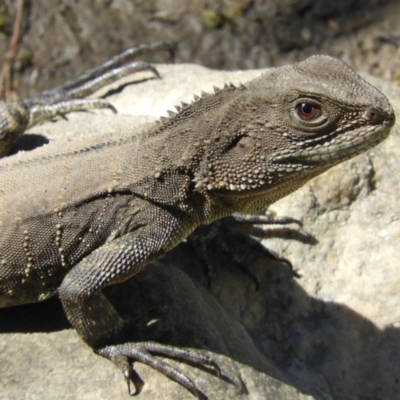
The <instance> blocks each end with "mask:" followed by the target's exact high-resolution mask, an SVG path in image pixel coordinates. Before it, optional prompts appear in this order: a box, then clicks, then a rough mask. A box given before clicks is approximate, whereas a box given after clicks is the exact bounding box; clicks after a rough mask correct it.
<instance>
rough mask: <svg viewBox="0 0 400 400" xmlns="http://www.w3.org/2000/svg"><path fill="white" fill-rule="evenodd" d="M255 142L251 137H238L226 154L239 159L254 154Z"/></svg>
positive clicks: (229, 146) (230, 144) (231, 143)
mask: <svg viewBox="0 0 400 400" xmlns="http://www.w3.org/2000/svg"><path fill="white" fill-rule="evenodd" d="M254 148H255V140H254V139H253V138H252V137H250V136H237V137H236V138H235V139H234V140H233V141H232V142H230V143H229V145H228V146H227V148H226V152H227V153H230V154H231V155H234V156H236V157H238V158H242V157H245V156H247V155H250V154H252V153H253V151H254Z"/></svg>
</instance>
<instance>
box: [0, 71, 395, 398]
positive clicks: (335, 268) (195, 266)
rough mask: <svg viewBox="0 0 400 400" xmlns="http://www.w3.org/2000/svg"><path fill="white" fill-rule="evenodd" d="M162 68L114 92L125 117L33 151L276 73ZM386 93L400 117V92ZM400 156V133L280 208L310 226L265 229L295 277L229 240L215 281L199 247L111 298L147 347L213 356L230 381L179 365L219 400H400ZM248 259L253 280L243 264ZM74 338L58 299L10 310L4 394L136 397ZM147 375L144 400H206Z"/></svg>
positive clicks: (185, 247) (3, 315)
mask: <svg viewBox="0 0 400 400" xmlns="http://www.w3.org/2000/svg"><path fill="white" fill-rule="evenodd" d="M159 71H160V73H161V75H162V77H163V79H162V80H157V79H151V80H148V81H146V82H140V81H141V80H142V79H147V78H148V77H149V75H143V76H136V77H135V78H134V80H135V81H136V80H139V82H137V83H135V84H130V85H128V86H125V87H124V89H123V90H122V91H121V92H119V93H114V91H112V93H114V94H112V95H111V96H109V97H108V99H109V100H110V101H111V102H112V103H113V104H114V105H115V106H116V108H117V109H118V112H119V114H117V115H112V114H111V113H109V112H107V111H98V112H97V111H96V112H95V113H84V114H83V113H79V114H78V113H77V114H73V115H71V116H68V119H69V121H64V120H60V121H57V123H51V122H49V123H45V124H43V125H41V126H40V127H34V128H33V129H32V130H31V132H30V133H29V134H27V135H25V137H24V138H23V140H22V141H21V143H20V147H25V148H27V147H35V146H36V145H38V144H43V142H45V141H47V140H48V139H49V140H57V139H58V138H59V137H61V136H68V137H71V140H84V138H85V137H86V136H87V135H102V134H104V135H107V136H110V137H112V134H113V132H116V131H119V130H121V129H127V130H132V131H137V130H138V129H137V126H138V124H139V123H143V122H147V121H150V120H153V119H155V118H157V117H158V116H160V115H164V116H167V113H166V110H167V109H173V106H174V105H176V104H179V102H180V101H186V102H188V101H190V100H191V98H192V94H193V93H197V94H200V92H201V91H202V90H206V91H210V92H211V91H212V87H213V85H216V86H222V85H223V83H224V82H227V81H231V82H233V83H238V82H240V81H246V80H249V79H252V78H253V77H255V76H258V75H259V74H260V73H261V72H262V71H261V70H254V71H235V72H224V71H212V70H208V69H205V68H202V67H199V66H195V65H160V66H159ZM366 78H367V79H368V80H371V81H372V78H370V77H366ZM129 79H130V80H131V81H132V77H130V78H129ZM372 83H373V84H374V85H375V86H378V87H379V88H380V89H381V90H382V91H383V92H385V93H386V94H387V96H388V97H389V100H390V101H391V103H392V105H393V106H394V108H395V110H396V111H397V112H398V111H399V109H400V103H399V100H398V99H400V93H399V89H397V88H395V87H393V86H391V85H390V84H389V83H386V82H384V81H380V80H376V79H374V80H373V82H372ZM119 85H121V84H119ZM114 86H118V85H114ZM77 137H79V139H78V138H77ZM399 149H400V138H399V126H398V125H396V126H395V128H394V130H393V132H392V134H391V136H390V137H389V138H388V139H387V140H386V141H385V142H384V143H383V144H381V145H380V146H378V147H377V148H375V149H373V150H371V151H370V152H369V153H368V154H367V155H361V156H359V157H357V158H355V159H353V160H349V161H348V162H346V163H344V164H342V165H339V166H338V167H336V168H333V169H332V170H330V171H328V172H327V173H325V174H324V175H322V176H320V177H318V178H316V179H314V180H313V181H311V182H310V183H309V184H308V185H307V186H305V187H304V188H302V189H301V190H298V191H297V192H296V193H294V194H293V195H291V196H288V197H287V198H285V199H283V200H281V201H280V202H278V203H276V204H274V205H273V206H272V207H271V209H273V210H274V211H275V212H276V213H277V214H278V215H280V216H281V215H284V216H291V217H294V218H298V219H300V220H301V221H302V223H303V228H302V229H301V230H299V229H298V227H297V226H296V225H293V226H292V225H290V226H283V227H282V226H272V227H268V228H267V229H266V228H265V227H264V229H266V231H265V233H264V236H265V237H268V238H265V239H264V241H263V243H264V244H265V245H266V246H268V248H269V249H270V250H273V251H275V252H276V253H278V254H279V255H280V256H283V257H286V258H287V259H289V260H290V261H291V263H292V264H293V267H294V270H291V269H290V268H289V267H288V265H287V263H285V262H282V261H279V260H277V259H274V257H271V256H268V255H267V254H266V253H265V252H263V251H261V250H260V249H258V248H257V246H255V245H254V246H251V247H249V246H248V244H247V243H246V242H244V241H243V240H242V238H240V237H238V236H235V235H231V234H229V233H228V234H227V233H226V232H225V231H222V230H221V232H220V237H221V238H223V239H224V240H225V241H226V242H227V243H229V249H230V251H231V253H230V254H229V253H228V252H225V251H223V249H222V248H221V247H220V246H219V244H218V241H212V242H211V243H210V245H209V251H210V256H211V257H210V258H211V260H212V262H213V271H212V274H211V277H210V278H211V281H210V284H209V285H208V282H207V274H206V272H205V271H204V266H203V265H202V263H201V262H200V261H199V258H198V257H196V249H194V248H193V246H192V244H191V243H190V242H185V243H182V244H181V245H180V246H178V247H177V248H176V249H174V250H173V251H172V252H171V253H169V254H168V255H167V256H166V257H165V258H164V259H163V260H160V261H158V262H156V263H154V264H153V265H151V266H148V267H147V268H146V269H145V270H144V271H143V272H141V273H140V274H138V275H137V276H136V277H134V278H133V279H131V280H129V281H127V282H125V283H124V284H121V285H118V286H115V287H111V288H108V289H107V295H108V296H110V297H111V298H112V300H113V303H114V304H115V305H116V307H117V308H118V310H119V311H120V313H121V314H123V315H124V316H125V317H129V318H132V319H134V320H135V321H137V326H138V337H137V338H136V339H137V340H147V339H155V340H161V339H162V340H163V341H165V342H167V343H171V344H176V345H185V346H188V347H199V348H203V349H205V350H208V351H209V352H210V353H209V354H210V355H211V356H212V357H213V358H214V359H215V360H216V361H217V362H218V363H219V365H220V366H221V369H222V372H223V379H219V378H217V377H216V376H215V374H213V373H210V372H209V371H208V372H207V371H203V370H200V369H197V368H194V367H191V366H188V365H186V364H183V363H177V362H175V361H172V360H171V363H172V364H174V365H179V368H180V369H181V370H182V371H185V372H186V373H187V374H188V376H189V377H191V378H192V379H193V380H194V381H195V382H196V383H197V384H198V386H199V388H200V389H201V390H202V391H203V393H204V394H205V395H207V396H208V397H209V398H210V399H226V398H229V399H260V398H262V399H264V398H268V399H282V400H283V399H301V400H302V399H308V398H311V397H314V398H316V399H371V400H372V399H396V398H400V394H399V393H400V390H399V389H400V383H399V380H400V372H399V362H398V360H399V359H400V357H399V356H400V331H399V324H400V261H399V258H398V253H399V247H398V241H399V240H398V239H399V236H400V222H399V220H400V208H399V205H398V196H399V191H400V182H399V181H400V174H399V173H398V171H396V168H397V163H396V161H397V159H398V156H399V154H398V153H399ZM105 162H106V160H105ZM237 257H239V258H240V259H241V261H242V262H243V263H244V264H245V265H246V266H247V267H248V271H247V272H246V271H243V270H241V269H240V268H238V266H237V263H236V261H235V260H237ZM254 278H256V280H257V282H258V286H259V287H258V290H257V285H256V284H255V279H254ZM149 321H150V322H151V323H150V324H149ZM66 328H68V322H67V321H66V319H65V316H64V314H63V311H62V308H61V306H60V303H59V301H58V300H57V299H52V300H50V301H46V302H43V303H40V304H34V305H27V306H23V307H15V308H9V309H3V310H0V332H1V334H0V354H1V362H0V393H2V397H3V398H7V399H19V398H25V399H37V398H40V399H58V398H60V399H61V398H62V399H69V398H71V399H72V398H80V399H92V398H93V399H99V398H113V397H114V398H124V397H126V398H128V397H129V396H128V394H127V393H126V384H125V382H124V379H123V377H122V376H121V373H120V372H119V371H118V370H117V369H116V368H115V367H114V366H113V365H112V363H110V362H109V361H107V360H104V359H102V358H101V357H98V356H96V355H95V354H94V353H93V352H92V351H91V349H90V348H89V347H88V346H86V345H85V344H84V343H83V342H82V341H81V340H80V339H79V337H78V335H77V334H76V333H75V331H74V330H72V329H68V330H64V329H66ZM135 369H136V370H137V372H138V373H139V374H140V376H141V378H142V379H143V380H144V382H145V386H144V388H143V391H142V393H141V394H140V395H139V397H138V398H140V399H161V398H163V399H169V398H170V399H189V398H193V397H192V396H191V395H190V393H189V392H187V391H186V390H185V389H183V388H182V387H181V386H179V385H178V384H176V383H174V382H172V381H170V380H169V379H167V378H165V377H164V376H162V375H161V374H159V373H158V372H156V371H154V370H151V369H149V368H148V367H146V366H143V365H141V364H139V363H136V364H135Z"/></svg>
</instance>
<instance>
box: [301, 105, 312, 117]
mask: <svg viewBox="0 0 400 400" xmlns="http://www.w3.org/2000/svg"><path fill="white" fill-rule="evenodd" d="M312 110H313V106H312V105H311V104H309V103H301V111H302V112H303V114H306V115H309V114H311V113H312Z"/></svg>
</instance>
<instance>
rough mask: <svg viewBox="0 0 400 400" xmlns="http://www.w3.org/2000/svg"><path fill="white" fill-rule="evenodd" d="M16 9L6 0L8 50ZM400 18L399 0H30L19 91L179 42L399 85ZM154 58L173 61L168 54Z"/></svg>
mask: <svg viewBox="0 0 400 400" xmlns="http://www.w3.org/2000/svg"><path fill="white" fill-rule="evenodd" d="M16 8H17V1H14V2H13V1H11V0H0V52H1V53H2V54H5V53H6V51H7V49H8V46H9V43H10V37H11V34H12V27H13V23H14V19H15V15H16ZM399 19H400V2H398V1H397V0H367V1H366V0H335V1H330V2H328V1H324V0H264V1H263V0H212V1H211V0H181V1H172V0H135V1H132V0H131V1H130V0H86V1H79V0H58V1H54V0H35V1H34V2H33V1H32V0H31V1H29V0H25V8H24V19H23V29H22V40H21V43H20V46H19V51H18V55H17V59H16V61H15V62H14V64H13V78H14V85H15V90H16V92H18V94H19V96H20V97H27V96H29V95H32V94H33V93H36V92H38V91H41V90H44V89H47V88H50V87H52V86H55V85H57V84H59V83H62V82H64V81H66V80H67V79H69V78H71V77H73V76H74V75H76V74H78V73H79V72H81V71H84V70H85V69H87V68H90V67H93V66H95V65H97V64H99V63H101V62H102V61H104V60H106V59H107V58H109V57H111V56H113V55H115V54H118V53H119V52H121V51H123V50H124V49H126V48H128V47H131V46H133V45H135V44H142V43H146V42H150V41H153V40H156V39H163V40H166V41H168V42H170V43H172V44H173V46H174V49H175V62H178V63H183V62H190V63H198V64H202V65H205V66H207V67H211V68H216V69H228V70H233V69H249V68H263V67H269V66H279V65H282V64H287V63H291V62H294V61H298V60H301V59H304V58H306V57H307V56H309V55H311V54H330V55H333V56H336V57H339V58H341V59H343V60H344V61H346V62H347V63H349V64H350V65H352V66H353V67H354V68H355V69H357V70H358V71H361V72H368V73H370V74H373V75H376V76H380V77H384V78H387V79H390V80H396V79H399V75H400V50H399V45H400V28H399V25H398V21H399ZM150 60H151V61H159V62H169V61H170V60H169V58H168V56H167V55H166V54H158V55H155V56H154V57H153V58H152V59H150Z"/></svg>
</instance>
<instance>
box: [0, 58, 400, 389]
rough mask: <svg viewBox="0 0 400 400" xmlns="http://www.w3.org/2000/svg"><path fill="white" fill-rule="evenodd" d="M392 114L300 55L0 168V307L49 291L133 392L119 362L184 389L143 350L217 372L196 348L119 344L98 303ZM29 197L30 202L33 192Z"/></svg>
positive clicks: (341, 75) (129, 374)
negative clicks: (123, 127)
mask: <svg viewBox="0 0 400 400" xmlns="http://www.w3.org/2000/svg"><path fill="white" fill-rule="evenodd" d="M394 120H395V117H394V113H393V110H392V108H391V106H390V104H389V102H388V101H387V99H386V97H385V96H384V95H382V94H381V93H380V92H379V91H378V90H377V89H375V88H374V87H372V86H371V85H369V84H368V83H367V82H365V81H364V80H363V79H362V78H361V77H360V76H359V75H357V74H356V73H355V72H354V71H353V70H352V69H351V68H350V67H348V66H347V65H346V64H344V63H343V62H341V61H339V60H336V59H333V58H330V57H326V56H316V57H311V58H309V59H307V60H305V61H303V62H301V63H298V64H295V65H292V66H285V67H281V68H276V69H272V70H270V71H269V72H267V73H265V74H264V75H262V76H261V77H259V78H257V79H255V80H253V81H250V82H248V83H246V84H245V85H241V86H239V87H234V86H226V87H225V88H224V89H222V90H219V89H217V90H216V92H215V94H213V95H204V96H203V97H202V98H198V99H196V100H195V102H194V103H192V104H190V105H187V104H183V105H182V107H179V110H178V114H176V115H174V114H172V115H171V117H170V118H167V119H165V118H164V119H162V120H161V121H160V122H158V123H155V124H152V125H150V126H148V127H146V128H144V129H143V130H142V131H140V132H139V131H135V132H121V133H120V134H117V135H113V136H112V138H110V137H106V138H105V139H104V137H93V138H88V139H87V140H86V141H85V142H82V141H76V142H70V141H67V140H65V141H63V140H60V141H58V142H57V143H55V144H50V145H48V146H45V147H44V148H41V149H38V150H36V151H34V152H31V153H30V154H22V155H20V156H18V155H17V156H15V157H9V158H8V159H4V160H2V162H0V182H1V189H0V190H1V197H0V226H1V229H0V306H1V307H7V306H12V305H17V304H23V303H30V302H35V301H40V300H43V299H46V298H48V297H50V296H52V295H53V294H56V293H57V294H58V295H59V296H60V298H61V301H62V303H63V306H64V310H65V313H66V315H67V317H68V319H69V321H70V322H71V324H72V325H73V327H74V328H75V329H76V331H77V332H78V334H79V335H80V336H81V337H82V338H83V340H85V341H86V343H88V344H89V345H90V346H91V347H92V348H93V349H95V351H96V352H97V353H98V354H101V355H102V356H104V357H107V358H109V359H111V360H113V361H114V362H115V363H116V364H117V365H118V366H119V367H120V368H121V370H122V371H123V373H124V376H125V378H126V379H127V380H128V381H130V380H132V381H133V383H134V384H135V385H136V389H137V390H140V384H139V383H138V381H137V379H135V376H136V375H135V373H134V371H133V370H132V369H131V367H130V364H129V360H132V359H133V360H139V361H141V362H144V363H146V364H148V365H150V366H151V367H153V368H155V369H157V370H159V371H161V372H162V373H164V374H166V375H167V376H169V377H171V378H172V379H175V380H176V381H178V382H179V383H181V384H182V385H183V386H185V387H186V388H187V389H188V390H190V391H191V392H192V393H193V394H195V395H196V396H198V397H199V396H201V393H200V392H199V391H198V389H197V387H196V385H195V384H194V382H192V381H191V380H190V379H188V378H187V377H186V376H184V375H183V374H182V373H180V372H179V371H178V370H176V369H174V368H172V367H171V366H170V365H169V364H168V363H166V362H165V361H160V360H159V359H156V358H154V357H153V356H152V355H151V354H153V353H155V354H161V355H168V356H172V357H178V358H182V359H186V360H190V361H192V362H194V363H197V364H201V365H208V366H211V367H213V368H215V369H216V370H217V371H218V367H217V366H216V365H215V363H213V361H212V360H210V359H209V358H207V357H204V356H202V355H201V353H196V352H191V351H188V350H182V349H178V348H174V347H170V346H161V345H158V344H154V343H130V342H129V341H128V342H126V341H125V338H124V333H126V329H127V327H126V325H124V321H123V320H122V319H121V318H120V316H119V315H118V313H117V312H116V310H115V309H114V307H113V306H112V305H111V304H110V302H109V301H108V300H107V298H106V297H105V296H104V295H103V294H102V289H103V288H105V287H106V286H108V285H113V284H117V283H119V282H122V281H124V280H126V279H128V278H130V277H132V276H133V275H135V274H136V273H138V272H139V271H140V270H142V269H143V268H144V267H145V266H146V265H148V264H149V263H151V262H152V261H154V260H156V259H157V258H159V257H161V256H162V255H163V254H165V253H166V252H168V251H169V250H170V249H172V248H173V247H175V246H176V245H177V244H179V243H180V242H181V241H182V240H183V239H185V238H187V237H188V236H189V235H190V234H191V233H192V232H193V231H194V230H195V229H196V228H197V227H198V226H199V225H201V224H209V223H211V222H213V221H215V220H218V219H220V218H224V217H227V216H229V215H231V214H233V213H253V212H255V211H258V210H259V209H261V208H264V207H267V206H268V205H270V204H271V203H273V202H275V201H276V200H278V199H280V198H282V197H284V196H286V195H288V194H289V193H291V192H293V191H294V190H296V189H298V188H299V187H301V186H302V185H303V184H304V183H306V182H307V181H308V180H310V179H311V178H313V177H315V176H316V175H318V174H320V173H322V172H324V171H326V170H327V169H329V168H331V167H332V166H334V165H336V164H338V163H340V162H342V161H345V160H347V159H349V158H351V157H354V156H355V155H357V154H360V153H361V152H364V151H366V150H368V149H369V148H371V147H373V146H375V145H376V144H378V143H379V142H381V141H382V140H384V139H385V138H386V137H387V136H388V134H389V132H390V129H391V127H392V126H393V124H394ZM32 193H33V195H32Z"/></svg>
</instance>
